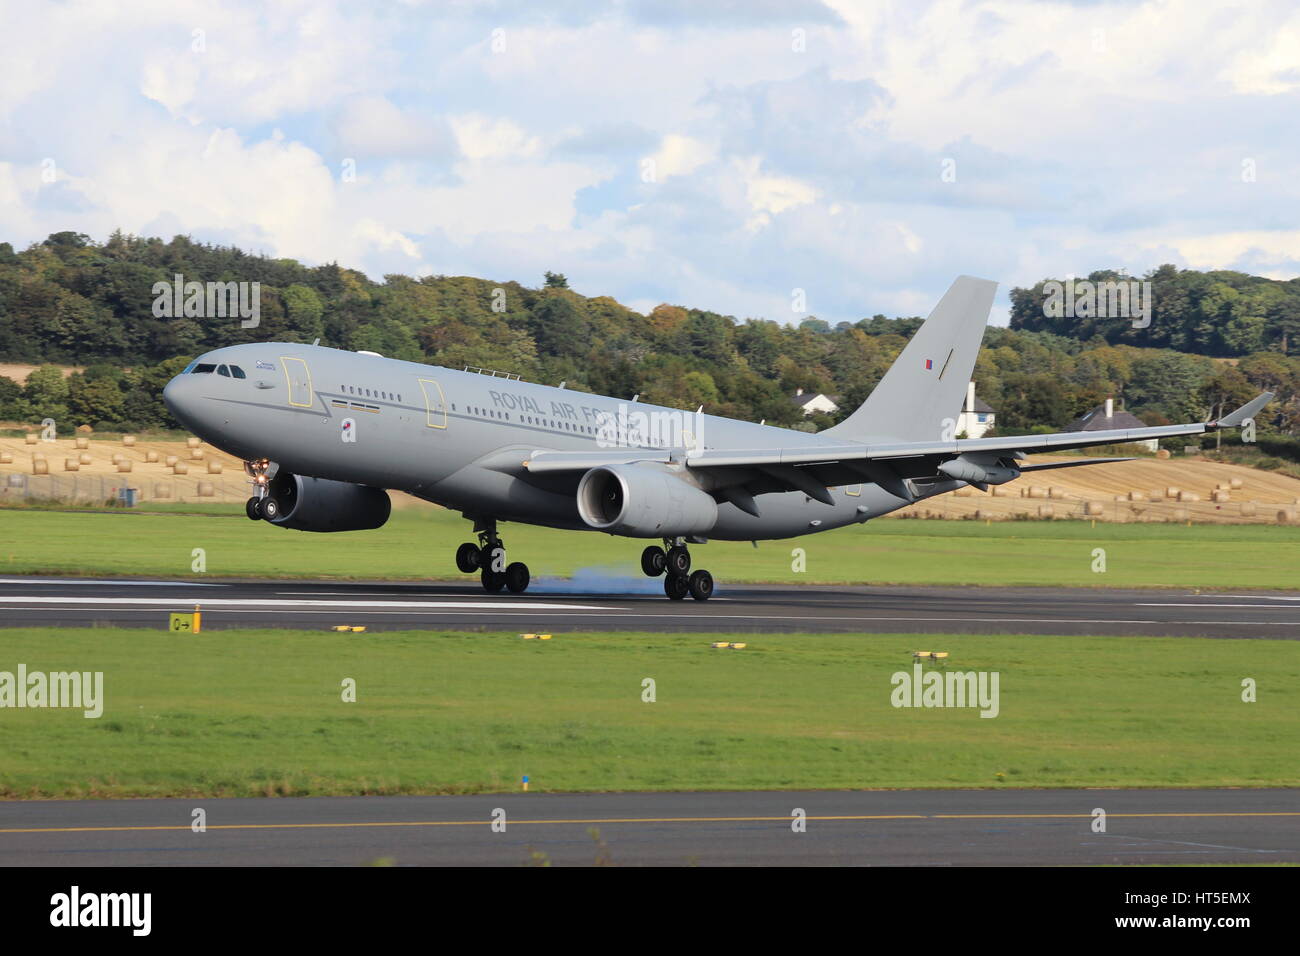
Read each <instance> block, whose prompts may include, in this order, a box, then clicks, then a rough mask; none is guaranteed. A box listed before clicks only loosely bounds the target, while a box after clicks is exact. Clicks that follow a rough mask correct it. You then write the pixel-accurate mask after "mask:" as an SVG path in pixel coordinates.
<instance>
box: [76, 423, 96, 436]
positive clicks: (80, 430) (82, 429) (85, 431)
mask: <svg viewBox="0 0 1300 956" xmlns="http://www.w3.org/2000/svg"><path fill="white" fill-rule="evenodd" d="M92 431H94V429H93V428H91V427H90V426H89V425H86V424H81V425H78V426H77V434H78V435H89V434H90V433H91V432H92Z"/></svg>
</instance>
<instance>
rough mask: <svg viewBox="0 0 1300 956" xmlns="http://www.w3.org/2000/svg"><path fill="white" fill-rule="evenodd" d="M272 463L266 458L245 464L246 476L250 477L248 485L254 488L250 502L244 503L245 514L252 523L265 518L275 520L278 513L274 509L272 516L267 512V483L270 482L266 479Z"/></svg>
mask: <svg viewBox="0 0 1300 956" xmlns="http://www.w3.org/2000/svg"><path fill="white" fill-rule="evenodd" d="M270 467H271V463H270V462H269V461H267V460H266V459H265V458H259V459H257V460H256V461H246V462H244V474H245V475H247V476H248V483H249V484H251V485H252V486H253V495H252V497H251V498H249V499H248V501H246V502H244V514H246V515H248V518H249V520H250V521H261V520H262V519H263V518H266V519H268V520H274V519H275V518H276V516H277V515H278V511H277V510H276V509H275V508H274V507H272V509H271V511H272V513H271V514H267V512H266V507H265V506H266V502H267V501H268V500H269V499H268V498H267V490H266V483H267V481H268V480H269V479H268V478H267V477H266V472H267V470H268V469H269V468H270Z"/></svg>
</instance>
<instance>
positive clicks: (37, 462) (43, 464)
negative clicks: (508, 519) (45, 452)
mask: <svg viewBox="0 0 1300 956" xmlns="http://www.w3.org/2000/svg"><path fill="white" fill-rule="evenodd" d="M49 473H50V463H49V462H47V461H46V460H45V459H44V458H34V459H32V474H33V475H48V474H49Z"/></svg>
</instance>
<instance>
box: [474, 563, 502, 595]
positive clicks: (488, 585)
mask: <svg viewBox="0 0 1300 956" xmlns="http://www.w3.org/2000/svg"><path fill="white" fill-rule="evenodd" d="M479 580H480V581H482V582H483V590H484V591H487V592H488V593H489V594H496V593H497V592H498V591H500V590H501V589H502V588H503V587H505V586H506V576H505V574H504V573H503V572H501V571H493V570H492V569H491V568H484V569H483V570H482V571H480V572H479Z"/></svg>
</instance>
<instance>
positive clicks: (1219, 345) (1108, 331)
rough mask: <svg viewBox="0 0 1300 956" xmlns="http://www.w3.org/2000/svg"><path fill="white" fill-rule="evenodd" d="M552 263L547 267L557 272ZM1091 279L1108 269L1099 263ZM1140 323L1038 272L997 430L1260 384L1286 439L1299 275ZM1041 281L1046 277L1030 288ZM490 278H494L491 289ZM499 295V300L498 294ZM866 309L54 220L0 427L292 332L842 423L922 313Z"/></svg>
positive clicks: (92, 409)
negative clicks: (192, 312) (195, 290)
mask: <svg viewBox="0 0 1300 956" xmlns="http://www.w3.org/2000/svg"><path fill="white" fill-rule="evenodd" d="M557 265H559V264H557ZM178 273H179V274H181V275H183V276H184V278H185V280H187V281H191V280H197V281H199V282H209V281H220V282H226V281H247V282H252V281H256V282H260V283H261V322H260V325H259V326H258V327H257V328H252V329H244V328H241V327H240V322H239V319H238V318H165V317H164V318H158V317H156V316H155V315H154V309H153V304H154V299H155V296H154V292H153V287H154V284H155V283H156V282H160V281H161V282H171V281H172V279H173V277H174V276H175V275H176V274H178ZM1089 278H1090V279H1093V280H1104V279H1107V278H1119V276H1117V275H1116V274H1115V273H1107V272H1099V273H1093V274H1092V275H1091V276H1090V277H1089ZM1140 278H1145V279H1149V280H1150V281H1151V282H1152V287H1153V290H1154V300H1155V305H1154V316H1153V320H1152V322H1151V324H1150V326H1149V327H1148V328H1145V329H1135V328H1133V327H1132V322H1131V321H1130V320H1128V319H1122V318H1121V319H1096V318H1090V317H1086V318H1081V317H1077V316H1076V317H1052V316H1048V315H1046V314H1044V309H1043V306H1042V303H1043V301H1044V290H1043V283H1039V284H1038V285H1037V286H1035V287H1034V288H1032V289H1013V290H1012V292H1011V300H1012V316H1011V327H1010V328H1007V329H1000V328H990V329H989V330H988V332H987V334H986V335H985V338H984V349H983V351H982V352H981V354H980V358H979V362H978V365H977V367H976V372H975V379H976V385H977V389H978V391H979V394H980V396H981V397H982V398H983V399H984V400H985V401H987V402H988V403H989V404H990V405H992V406H993V408H994V409H995V410H996V411H997V413H998V430H999V432H1000V433H1002V434H1015V433H1025V432H1032V431H1036V430H1037V431H1050V430H1056V429H1059V428H1060V427H1061V426H1063V425H1065V424H1066V423H1067V422H1069V421H1070V420H1071V419H1072V418H1074V417H1075V416H1076V415H1078V414H1081V413H1082V412H1084V411H1086V410H1088V409H1089V408H1092V407H1093V406H1095V405H1097V404H1100V403H1101V402H1102V401H1103V400H1104V399H1105V398H1106V397H1107V396H1114V397H1116V398H1118V399H1119V400H1120V402H1121V403H1122V404H1123V405H1124V406H1125V407H1127V408H1128V409H1129V410H1130V411H1132V412H1133V413H1134V414H1136V415H1138V417H1140V418H1142V419H1143V420H1144V421H1146V422H1147V423H1149V424H1161V423H1165V422H1168V421H1176V420H1181V421H1195V420H1199V419H1203V418H1205V417H1207V416H1208V415H1209V414H1211V413H1217V412H1218V407H1219V406H1220V405H1223V404H1226V405H1228V406H1233V405H1235V404H1236V403H1239V402H1242V401H1245V400H1247V399H1249V398H1250V397H1253V396H1254V395H1255V394H1256V393H1258V392H1259V391H1260V390H1261V389H1269V390H1272V391H1275V392H1277V393H1278V394H1279V400H1278V401H1275V402H1274V403H1273V404H1272V405H1271V406H1270V408H1269V409H1268V410H1267V412H1266V414H1265V415H1263V416H1261V419H1260V422H1259V424H1260V433H1261V435H1274V436H1296V435H1297V434H1300V399H1298V398H1297V396H1298V395H1300V355H1298V354H1297V353H1300V280H1292V281H1289V282H1278V281H1274V280H1270V279H1263V278H1259V277H1254V276H1248V275H1245V274H1243V273H1236V272H1207V273H1201V272H1195V271H1189V270H1178V269H1176V268H1175V267H1173V266H1161V267H1160V268H1159V269H1156V270H1155V271H1154V272H1152V273H1150V274H1149V275H1147V276H1145V277H1140ZM1044 281H1047V280H1044ZM498 290H501V291H498ZM494 306H495V308H494ZM920 321H921V320H920V318H917V317H905V318H894V319H889V318H886V317H884V316H883V315H875V316H872V317H870V318H864V319H862V320H861V321H858V322H852V323H850V322H841V323H839V324H838V325H835V326H833V327H832V326H831V325H830V324H829V323H827V322H825V321H823V320H820V319H816V318H809V319H807V320H805V321H803V322H802V323H801V324H798V325H783V324H780V323H777V322H773V321H770V320H765V319H753V318H746V319H743V320H741V319H736V318H734V317H732V316H729V315H719V314H718V313H716V312H709V311H706V310H700V309H692V308H689V307H687V306H680V305H660V306H658V307H656V308H655V309H653V310H652V311H651V312H650V314H649V315H642V314H640V313H638V312H634V311H632V310H630V309H627V308H625V307H624V306H622V305H620V304H619V303H618V302H616V301H615V300H614V299H612V298H609V297H608V296H598V297H594V298H588V297H585V296H582V295H579V294H577V293H576V292H574V291H573V290H571V289H570V288H568V283H567V280H566V279H565V277H564V276H563V275H560V274H552V273H547V275H546V277H545V278H544V280H543V284H542V285H541V286H540V287H539V288H532V287H528V286H524V285H521V284H519V283H518V282H515V281H495V280H489V279H476V278H470V277H466V276H429V277H425V278H423V279H413V278H410V277H408V276H402V275H388V276H385V277H384V278H383V281H382V282H375V281H372V280H371V279H369V278H367V277H366V276H365V275H363V274H362V273H360V272H357V271H355V270H352V269H348V268H345V267H343V266H340V265H337V264H329V265H322V266H315V267H309V266H304V265H302V264H301V263H298V262H296V261H294V260H292V259H271V258H267V257H265V256H260V255H250V254H248V253H245V252H243V251H241V250H239V249H236V248H231V247H224V246H212V245H204V244H201V243H196V242H193V241H192V240H190V239H188V238H186V237H183V236H177V237H175V238H173V239H172V240H171V241H169V242H165V241H163V240H161V239H156V238H140V237H135V236H127V235H123V234H120V233H115V234H114V235H113V236H111V237H110V238H109V239H108V240H107V241H106V242H104V243H97V242H94V241H92V240H91V239H90V238H88V237H86V236H84V235H81V234H78V233H71V232H62V233H57V234H55V235H52V236H50V237H49V238H48V239H46V240H45V241H44V242H40V243H35V244H33V245H32V246H30V247H29V248H27V249H24V250H22V251H21V252H15V251H14V249H13V247H12V246H11V245H10V244H9V243H0V361H4V362H14V363H29V364H46V363H48V364H49V365H51V366H52V365H54V364H64V365H77V366H83V367H84V368H85V371H84V372H82V373H78V374H74V375H73V376H71V377H70V378H67V379H65V378H64V377H63V376H62V375H61V374H59V372H58V370H57V369H55V368H53V367H43V368H40V369H38V370H36V371H35V372H33V373H32V374H31V376H29V378H28V379H27V381H26V383H25V384H24V383H18V382H15V381H12V380H10V379H5V378H0V420H4V421H11V422H20V423H32V422H36V421H39V420H40V419H42V418H45V417H47V416H48V417H53V418H55V419H56V420H57V421H60V422H69V421H71V422H76V423H82V422H85V423H88V424H91V425H93V426H95V427H97V428H101V429H121V428H129V429H145V428H152V427H168V426H171V425H172V424H173V423H171V422H170V420H169V417H168V414H167V411H166V409H165V407H164V406H163V404H162V402H161V400H160V392H161V389H162V387H163V385H165V384H166V382H167V381H168V379H169V378H170V377H171V376H172V375H173V374H175V372H177V371H178V370H179V369H180V368H182V367H183V366H184V365H185V363H186V362H187V361H188V360H189V359H190V358H192V357H194V356H195V355H198V354H199V353H201V352H203V351H205V350H207V349H211V348H215V347H218V346H223V345H231V344H234V343H239V342H251V341H272V340H280V341H283V340H289V341H301V342H310V341H312V340H314V339H316V338H319V339H320V340H321V343H322V344H324V345H330V346H336V347H339V348H346V349H369V350H372V351H376V352H380V353H382V354H384V355H388V356H392V357H396V358H403V359H410V360H413V361H417V362H429V363H432V364H437V365H443V366H449V367H453V368H461V367H463V366H467V365H468V366H478V367H484V368H494V369H501V370H506V371H510V372H517V373H519V374H520V375H522V376H523V377H524V378H525V379H528V380H532V381H539V382H551V383H558V382H560V381H567V382H568V387H570V388H575V389H582V390H588V391H592V392H600V393H603V394H609V395H627V396H631V395H633V394H634V393H640V395H641V396H642V399H643V400H644V401H648V402H655V403H659V404H663V405H669V406H675V407H679V408H689V409H694V408H695V407H696V406H697V405H700V404H703V405H705V406H706V408H707V410H708V411H710V412H712V413H715V414H720V415H728V416H732V417H736V418H742V419H750V420H754V421H757V420H758V419H767V421H768V422H769V423H777V424H785V425H791V426H793V425H799V426H800V427H805V428H806V427H814V426H815V427H826V426H828V425H830V424H832V423H833V419H832V418H828V417H825V416H817V417H816V418H815V419H814V420H813V421H812V422H811V423H808V422H804V421H803V418H802V414H801V413H800V411H799V410H798V409H797V408H796V407H795V406H794V404H793V402H792V401H791V396H792V395H793V394H794V392H795V390H796V389H797V388H800V387H802V388H804V389H811V390H816V391H821V392H826V393H827V394H830V395H834V396H837V397H838V399H839V403H840V406H841V412H840V415H845V414H847V413H848V412H849V411H851V410H852V409H853V408H855V407H856V406H857V405H858V404H859V403H860V402H861V401H862V400H863V399H864V398H865V397H866V395H867V394H868V393H869V392H870V391H871V389H872V388H873V387H874V385H875V384H876V382H877V381H879V379H880V376H881V375H882V374H884V372H885V370H886V369H887V368H888V367H889V365H890V363H891V362H892V361H893V359H894V358H895V356H897V354H898V352H899V351H900V350H901V349H902V347H903V345H904V344H905V343H906V341H907V338H908V336H910V335H911V334H912V333H913V332H914V331H915V330H916V328H917V326H918V325H919V323H920Z"/></svg>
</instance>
